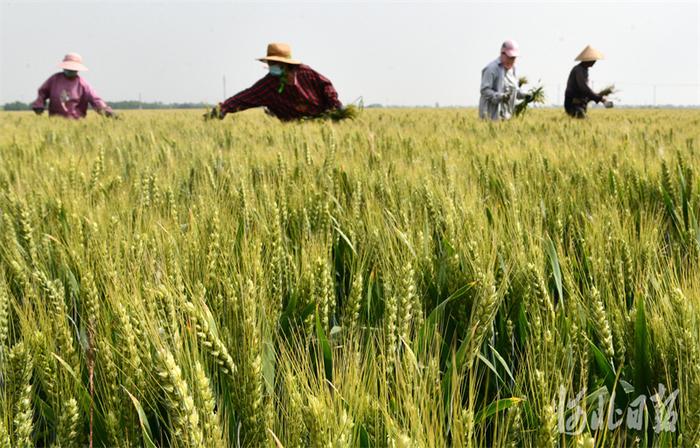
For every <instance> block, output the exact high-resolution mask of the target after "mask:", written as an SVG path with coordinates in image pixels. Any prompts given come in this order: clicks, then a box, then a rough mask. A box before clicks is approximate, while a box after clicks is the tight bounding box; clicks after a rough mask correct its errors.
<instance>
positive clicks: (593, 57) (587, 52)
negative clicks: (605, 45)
mask: <svg viewBox="0 0 700 448" xmlns="http://www.w3.org/2000/svg"><path fill="white" fill-rule="evenodd" d="M599 59H603V53H601V52H600V51H598V50H596V49H595V48H593V47H591V46H590V45H586V48H584V49H583V51H582V52H581V53H580V54H579V55H578V56H576V59H574V60H575V61H582V62H590V61H597V60H599Z"/></svg>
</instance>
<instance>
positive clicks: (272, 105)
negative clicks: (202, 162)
mask: <svg viewBox="0 0 700 448" xmlns="http://www.w3.org/2000/svg"><path fill="white" fill-rule="evenodd" d="M258 60H259V61H261V62H265V63H266V64H267V66H268V74H267V75H266V76H265V77H263V78H262V79H260V80H259V81H258V82H256V83H255V84H254V85H253V86H252V87H250V88H248V89H245V90H243V91H241V92H239V93H237V94H235V95H234V96H232V97H230V98H228V99H227V100H225V101H224V102H222V103H219V105H218V106H216V107H214V108H213V109H212V110H211V112H209V113H207V114H206V115H207V118H219V119H223V118H224V117H225V116H226V114H230V113H235V112H239V111H243V110H246V109H251V108H254V107H264V108H265V109H266V112H268V113H270V114H271V115H274V116H275V117H277V118H279V119H280V120H282V121H290V120H295V119H300V118H305V117H314V116H319V115H321V114H323V113H325V112H329V111H332V110H335V109H341V108H342V107H343V105H342V103H341V102H340V101H339V100H338V92H336V90H335V87H333V84H332V83H331V82H330V80H328V78H326V77H325V76H323V75H321V74H320V73H318V72H316V71H315V70H313V69H312V68H311V67H309V66H307V65H304V64H302V63H301V61H299V60H297V59H294V58H292V50H291V48H290V46H289V45H288V44H285V43H278V42H275V43H271V44H269V45H268V46H267V55H266V56H264V57H261V58H259V59H258Z"/></svg>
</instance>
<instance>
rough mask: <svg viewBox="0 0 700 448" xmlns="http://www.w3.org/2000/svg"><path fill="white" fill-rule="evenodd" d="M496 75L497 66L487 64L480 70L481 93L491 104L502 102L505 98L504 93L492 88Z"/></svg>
mask: <svg viewBox="0 0 700 448" xmlns="http://www.w3.org/2000/svg"><path fill="white" fill-rule="evenodd" d="M497 77H498V73H497V67H493V66H488V67H486V68H485V69H484V70H483V71H482V72H481V95H482V96H483V97H484V98H485V99H486V101H488V102H489V103H492V104H498V103H502V102H503V101H505V100H506V99H507V96H506V94H505V93H503V92H499V91H497V90H496V89H494V88H493V86H494V84H495V82H496V78H497Z"/></svg>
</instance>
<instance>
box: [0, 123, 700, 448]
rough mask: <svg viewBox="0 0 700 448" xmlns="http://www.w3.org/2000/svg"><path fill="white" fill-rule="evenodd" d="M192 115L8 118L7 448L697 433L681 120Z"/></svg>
mask: <svg viewBox="0 0 700 448" xmlns="http://www.w3.org/2000/svg"><path fill="white" fill-rule="evenodd" d="M200 114H201V112H196V111H168V112H140V111H134V112H124V113H123V114H122V119H121V120H117V121H114V120H105V119H102V118H101V117H99V116H96V115H95V114H92V115H91V116H89V117H88V119H86V120H83V121H80V122H72V121H65V120H61V119H48V118H46V117H35V116H34V115H32V114H29V113H2V114H0V380H1V381H0V383H1V385H2V390H1V391H0V399H1V401H0V409H1V411H0V447H26V446H60V447H79V446H88V445H92V446H95V447H101V446H106V447H130V446H145V447H154V446H157V447H161V446H173V447H224V446H236V447H237V446H242V447H259V446H271V447H274V446H277V447H279V446H284V447H346V446H372V447H447V446H453V447H487V446H488V447H545V446H551V447H557V446H558V447H593V446H596V447H598V446H600V447H602V446H611V447H612V446H614V447H617V446H640V447H646V446H669V447H670V446H687V447H698V446H700V361H699V360H700V269H699V263H700V226H699V225H698V220H699V219H700V194H699V193H698V191H700V185H699V184H698V180H697V177H696V172H697V170H698V166H699V163H700V136H699V135H698V132H697V130H698V129H700V112H698V111H673V110H606V111H599V110H594V111H593V112H592V113H591V118H590V119H589V120H585V121H573V120H570V119H568V118H567V117H565V115H564V113H563V111H560V110H533V111H531V112H530V113H529V114H528V115H527V116H526V117H525V118H523V119H519V120H513V121H510V122H507V123H487V122H481V121H479V120H478V119H477V117H476V112H475V111H474V110H430V109H423V110H408V109H405V110H403V109H402V110H366V111H364V112H363V113H362V114H361V115H360V116H359V118H358V119H356V120H354V121H346V122H341V123H330V122H306V123H296V124H281V123H279V122H277V121H276V120H274V119H271V118H269V117H267V116H265V115H264V114H262V113H260V112H246V113H243V114H237V115H235V116H230V117H228V118H227V119H226V120H224V121H221V122H219V121H217V122H206V123H205V122H203V121H202V120H201V117H200ZM674 391H675V395H674V394H673V392H674ZM577 397H578V400H577Z"/></svg>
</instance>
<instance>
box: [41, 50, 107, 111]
mask: <svg viewBox="0 0 700 448" xmlns="http://www.w3.org/2000/svg"><path fill="white" fill-rule="evenodd" d="M58 67H59V68H60V69H62V71H61V72H58V73H56V74H54V75H52V76H51V77H50V78H49V79H47V80H46V81H45V82H44V83H43V84H42V85H41V87H39V92H38V96H37V98H36V100H34V102H33V103H32V109H33V110H34V112H35V113H36V114H37V115H41V114H42V113H43V112H44V109H46V102H47V101H48V102H49V116H61V117H66V118H76V119H77V118H83V117H85V115H87V109H88V106H92V108H93V109H95V111H96V112H97V113H99V114H101V115H105V116H108V117H116V115H114V112H113V111H112V109H111V108H110V107H109V106H108V105H107V103H105V102H104V101H103V100H102V98H100V96H99V95H98V94H97V92H95V90H94V89H93V88H92V87H91V86H90V84H88V82H87V81H86V80H85V78H83V77H81V76H79V75H78V72H86V71H87V70H88V68H87V67H86V66H84V65H83V58H81V57H80V55H79V54H78V53H68V54H66V55H65V56H64V58H63V61H61V63H59V64H58Z"/></svg>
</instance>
